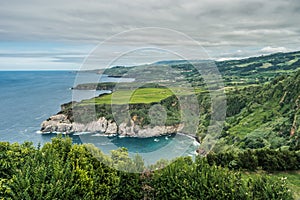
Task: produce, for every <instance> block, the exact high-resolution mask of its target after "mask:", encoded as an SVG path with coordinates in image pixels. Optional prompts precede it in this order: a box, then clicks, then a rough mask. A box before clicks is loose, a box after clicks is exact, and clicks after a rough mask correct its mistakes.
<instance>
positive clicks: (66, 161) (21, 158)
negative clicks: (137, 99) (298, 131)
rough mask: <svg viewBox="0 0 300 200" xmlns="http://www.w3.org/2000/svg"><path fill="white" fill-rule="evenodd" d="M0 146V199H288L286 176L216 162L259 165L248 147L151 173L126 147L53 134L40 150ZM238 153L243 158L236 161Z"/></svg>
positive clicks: (179, 160) (181, 160)
mask: <svg viewBox="0 0 300 200" xmlns="http://www.w3.org/2000/svg"><path fill="white" fill-rule="evenodd" d="M0 150H1V151H0V155H1V158H2V159H1V165H0V167H1V171H0V199H118V200H120V199H249V200H250V199H292V197H291V194H290V192H289V191H288V188H287V186H286V184H285V180H274V179H272V178H270V177H268V176H261V175H254V176H251V178H249V177H248V178H247V177H244V176H242V174H241V173H240V172H237V171H231V170H230V169H228V168H227V167H225V168H224V167H221V166H216V165H215V164H218V163H222V165H224V166H226V163H228V162H229V163H228V166H229V167H231V168H232V169H237V168H238V167H240V166H244V167H245V166H248V164H249V163H250V162H251V161H253V160H257V161H258V163H259V159H258V158H256V157H255V156H258V155H259V154H257V155H256V154H252V151H247V152H245V153H239V154H234V155H231V154H230V153H228V152H227V153H226V154H223V155H221V156H220V155H219V156H216V155H213V154H209V156H208V157H207V158H202V157H197V158H196V161H193V160H192V159H191V158H190V157H181V158H177V159H176V160H174V161H173V162H170V163H168V162H166V161H160V162H159V163H157V164H155V165H153V166H152V169H158V168H160V167H162V168H161V169H158V170H156V171H152V170H149V169H146V168H145V166H144V163H143V160H142V158H141V157H140V156H138V155H137V156H135V157H134V158H130V157H129V155H128V151H127V149H125V148H121V149H118V150H114V151H112V154H111V156H106V155H104V154H103V153H102V152H101V151H100V150H99V149H97V148H96V147H94V146H92V145H89V144H86V145H78V144H72V141H71V140H70V139H69V138H67V139H62V138H54V139H53V140H52V143H47V144H45V145H44V146H43V147H42V148H39V147H38V148H35V147H33V146H32V144H31V143H24V144H23V145H18V144H9V143H5V142H1V143H0ZM259 153H262V152H259ZM264 153H265V154H267V155H269V156H271V155H272V156H274V153H273V154H271V153H270V152H268V151H265V152H264ZM278 155H280V157H281V158H284V159H285V160H286V163H287V164H288V163H289V164H291V163H294V162H295V160H294V157H291V158H290V159H288V157H289V156H290V154H289V155H287V156H288V157H283V155H284V152H283V151H282V152H280V153H278ZM291 155H294V154H291ZM295 155H297V156H298V157H296V158H297V159H298V160H297V162H299V158H300V156H299V154H297V153H295ZM239 156H240V157H243V159H244V160H242V159H240V160H236V159H237V158H238V157H239ZM285 156H286V155H285ZM232 159H233V160H235V162H233V161H232ZM248 159H249V160H248ZM276 159H277V160H278V158H276ZM246 161H247V162H246ZM254 163H255V162H254ZM258 165H259V164H258ZM255 167H256V164H253V166H252V168H255ZM117 169H119V170H117ZM123 170H126V171H123ZM128 171H129V172H128ZM130 171H131V172H134V171H139V172H142V173H141V174H140V173H130Z"/></svg>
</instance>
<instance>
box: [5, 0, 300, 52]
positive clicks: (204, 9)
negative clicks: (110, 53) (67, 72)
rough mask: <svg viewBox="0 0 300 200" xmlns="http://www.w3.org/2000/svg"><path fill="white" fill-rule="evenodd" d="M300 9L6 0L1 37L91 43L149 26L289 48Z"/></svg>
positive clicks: (281, 2) (277, 0)
mask: <svg viewBox="0 0 300 200" xmlns="http://www.w3.org/2000/svg"><path fill="white" fill-rule="evenodd" d="M299 9H300V2H299V1H297V0H286V1H285V0H274V1H265V0H249V1H242V0H215V1H211V0H201V1H183V0H176V1H172V0H167V1H161V0H149V1H128V0H127V1H124V0H116V1H108V0H101V1H96V0H89V1H79V0H73V1H71V0H64V1H62V0H52V1H37V0H27V1H23V0H10V1H1V2H0V39H1V40H4V41H6V40H40V41H43V40H55V41H68V42H84V43H93V44H96V43H97V42H100V41H102V40H104V39H106V38H107V37H110V36H112V35H113V34H116V33H119V32H121V31H125V30H129V29H133V28H141V27H149V26H154V27H164V28H170V29H175V30H177V31H181V32H183V33H185V34H187V35H189V36H191V37H193V38H194V39H196V40H198V41H199V42H200V43H201V44H202V45H203V46H204V47H206V48H215V47H216V46H223V47H226V46H228V47H230V46H231V47H232V48H236V49H238V48H248V47H253V46H256V47H257V49H261V48H263V47H265V46H283V47H286V48H290V49H293V48H294V46H296V45H294V44H293V43H295V42H299V39H298V38H299V36H300V31H299V28H300V27H299V22H298V19H299V17H300V16H299V15H300V12H299ZM159 39H160V37H159V36H157V41H158V43H160V42H163V41H159ZM134 40H136V42H139V41H143V38H133V41H134ZM291 43H292V44H291ZM293 45H294V46H293Z"/></svg>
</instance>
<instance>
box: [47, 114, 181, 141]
mask: <svg viewBox="0 0 300 200" xmlns="http://www.w3.org/2000/svg"><path fill="white" fill-rule="evenodd" d="M182 129H183V125H173V126H150V125H148V126H144V127H140V126H139V125H137V124H135V123H134V121H133V120H131V121H130V122H129V123H125V122H123V123H120V124H119V125H118V124H117V123H116V122H114V121H112V120H107V119H105V118H104V117H101V118H99V119H98V120H97V121H92V122H90V123H88V124H81V123H76V122H71V121H70V120H69V119H68V117H67V116H66V115H64V114H57V115H54V116H52V117H50V118H49V119H48V120H46V121H44V122H43V123H42V124H41V131H42V132H43V133H51V132H64V133H72V132H101V133H103V134H118V135H121V136H129V137H153V136H159V135H165V134H171V133H176V132H180V131H181V130H182Z"/></svg>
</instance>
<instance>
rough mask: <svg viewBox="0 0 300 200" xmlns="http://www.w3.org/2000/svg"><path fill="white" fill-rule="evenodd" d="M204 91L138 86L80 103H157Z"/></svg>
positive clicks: (198, 89)
mask: <svg viewBox="0 0 300 200" xmlns="http://www.w3.org/2000/svg"><path fill="white" fill-rule="evenodd" d="M200 92H205V90H203V89H200V88H197V89H195V90H189V89H185V88H179V87H178V88H138V89H136V90H134V91H133V90H117V91H115V92H113V93H112V94H106V95H101V96H100V97H96V98H92V99H89V100H84V101H82V102H81V103H80V104H81V105H88V104H96V105H97V104H98V105H99V104H119V105H120V104H128V103H129V104H138V103H144V104H149V103H158V102H161V101H162V100H164V99H166V98H168V97H170V96H172V95H173V94H176V96H178V95H190V94H197V93H200Z"/></svg>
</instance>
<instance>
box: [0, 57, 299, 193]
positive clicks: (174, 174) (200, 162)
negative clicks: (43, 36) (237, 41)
mask: <svg viewBox="0 0 300 200" xmlns="http://www.w3.org/2000/svg"><path fill="white" fill-rule="evenodd" d="M201 64H203V63H200V62H199V63H197V61H194V63H189V62H188V61H182V62H175V61H165V62H159V63H154V64H153V65H147V66H135V67H130V68H127V67H122V66H118V67H113V68H111V69H107V70H108V71H104V72H102V73H106V74H108V75H110V76H116V77H124V78H134V82H130V83H112V82H109V83H87V84H80V85H78V86H76V87H74V88H73V89H78V90H81V89H83V90H84V89H87V90H91V89H92V90H111V92H112V93H109V94H102V95H100V96H98V97H95V98H92V99H88V100H83V101H80V102H70V103H67V104H64V105H62V109H61V111H60V112H59V113H58V114H63V115H64V116H66V118H67V120H69V121H70V122H74V121H76V122H80V123H82V124H88V123H90V122H92V121H97V120H98V119H100V118H105V119H106V120H107V121H109V122H113V123H114V122H116V123H118V119H116V117H117V118H119V119H123V118H122V117H123V115H124V116H125V115H126V114H127V113H129V116H130V120H131V121H132V122H133V123H134V124H136V125H138V126H140V127H142V128H143V127H146V126H158V125H167V126H170V125H178V124H180V123H181V117H182V112H181V110H182V107H181V105H180V99H181V98H191V97H196V99H197V102H194V104H192V103H191V104H190V106H191V108H192V109H194V108H196V107H197V106H198V108H199V124H198V127H197V132H196V137H197V139H198V140H199V141H200V142H202V141H204V140H205V137H206V136H207V130H208V128H209V126H210V125H211V124H210V123H211V117H212V108H211V104H212V98H217V99H218V98H222V97H219V96H212V94H211V92H212V91H219V90H220V87H219V86H218V83H217V82H212V83H209V84H210V85H208V83H206V81H205V80H204V79H203V78H202V77H201V74H199V71H198V70H197V66H198V67H199V65H201ZM299 64H300V52H291V53H277V54H272V55H267V56H259V57H253V58H247V59H242V60H230V61H222V62H214V65H215V66H216V67H217V68H218V69H219V71H220V73H221V75H222V77H223V80H224V86H225V88H224V93H225V95H226V104H227V106H226V118H225V121H224V128H223V130H222V132H221V134H220V135H219V136H218V138H217V140H218V142H217V144H216V145H215V146H214V148H213V149H212V151H211V152H210V153H209V154H207V155H206V156H205V157H202V156H201V155H198V156H197V157H196V159H195V161H193V160H191V158H189V157H187V158H186V157H182V158H178V159H176V160H173V161H158V162H157V163H156V164H154V165H152V166H148V167H149V168H147V167H146V166H144V163H143V160H142V158H141V157H140V156H139V155H137V156H136V157H129V156H128V151H127V150H126V149H125V148H121V149H118V150H115V151H112V152H111V155H110V156H108V155H104V154H103V153H102V152H101V151H100V150H98V149H97V148H95V147H93V146H91V145H89V144H84V145H77V144H74V145H72V144H71V142H70V141H69V139H67V140H62V139H54V140H53V142H52V144H50V143H49V144H47V145H45V146H43V147H41V148H38V149H36V148H34V147H32V146H31V145H30V144H27V143H26V144H22V145H17V144H8V143H3V144H2V145H4V146H5V145H6V147H5V148H6V149H11V148H17V149H18V150H17V152H19V153H18V154H17V155H20V156H21V155H22V156H27V155H29V154H30V152H34V153H35V154H30V156H29V157H26V158H25V159H23V160H22V159H20V162H23V163H21V164H19V165H16V166H13V165H12V164H7V163H6V164H3V166H6V168H3V169H5V170H7V171H8V173H7V174H3V175H2V177H3V178H2V179H1V182H0V186H1V192H0V194H1V195H3V197H5V198H6V197H7V198H14V196H13V195H16V193H14V192H12V191H16V190H17V191H26V192H27V191H28V192H29V191H30V192H31V193H30V195H32V194H33V195H38V194H40V193H39V192H41V191H40V190H39V191H33V190H32V189H33V188H29V186H28V185H29V183H30V184H34V183H35V182H34V181H35V180H33V179H30V180H25V177H26V176H25V175H24V174H22V173H24V172H25V171H26V170H25V169H23V168H22V167H23V166H28V165H29V164H27V165H25V164H26V162H29V161H30V160H31V162H35V163H38V162H37V161H32V160H34V159H36V158H35V157H32V155H39V156H40V157H38V156H37V159H39V162H42V163H43V162H47V163H48V162H49V161H45V160H44V159H46V158H44V157H43V156H41V155H48V154H47V153H45V152H48V151H49V152H51V153H53V154H56V153H55V152H63V153H62V155H64V157H63V161H64V162H62V161H57V162H56V164H54V163H52V164H51V165H53V166H54V167H52V168H53V169H52V170H54V169H55V167H57V169H61V170H62V168H63V170H65V169H66V170H67V169H68V170H70V171H66V172H65V174H66V175H65V176H66V178H67V176H71V177H73V178H74V177H75V176H76V178H78V177H79V180H80V181H79V180H78V181H79V182H76V181H77V179H76V180H75V179H72V178H69V177H68V179H70V180H72V181H73V183H72V184H71V185H76V186H75V188H72V187H71V185H64V186H62V187H65V188H69V187H70V188H72V189H71V192H70V193H68V194H67V193H64V192H65V191H61V193H60V195H62V196H64V195H65V196H66V198H68V197H72V198H73V196H72V195H73V194H75V191H76V192H77V193H78V194H81V195H82V196H80V198H90V199H93V198H94V199H96V198H100V199H293V198H294V199H299V198H300V193H299V191H300V183H299V181H298V180H300V174H299V170H300V164H299V163H300V154H299V151H300V65H299ZM156 69H159V70H158V71H155V70H156ZM170 69H172V72H170V71H169V70H170ZM164 73H165V74H167V75H168V76H167V75H164ZM145 74H146V75H145ZM170 74H171V75H170ZM169 75H170V76H169ZM151 80H152V82H150V81H151ZM188 86H191V87H188ZM190 88H193V90H191V89H190ZM221 100H222V99H221ZM155 106H161V108H163V110H164V111H165V114H166V116H165V119H164V118H163V116H157V117H158V119H161V120H157V121H158V122H160V123H161V122H163V123H164V124H160V123H159V124H155V123H153V121H151V117H153V116H151V117H149V113H150V111H151V109H152V108H153V107H155ZM193 106H194V107H193ZM91 113H93V115H91ZM75 118H76V119H75ZM190 119H192V118H190ZM121 122H123V121H122V120H121ZM126 123H129V121H126ZM217 123H222V121H221V120H220V121H218V120H216V122H215V124H217ZM55 144H60V145H61V146H59V148H57V149H56V150H54V149H55V148H56V147H55V148H54V146H55ZM64 145H66V146H68V148H67V147H63V146H64ZM23 148H25V149H26V150H24V149H23ZM47 148H49V149H51V150H49V149H48V150H47ZM74 148H75V149H76V150H78V151H81V153H76V155H77V154H78V155H79V156H78V157H76V156H73V157H72V156H71V157H70V155H73V154H71V153H70V151H76V150H75V149H74ZM200 148H201V145H200ZM21 149H23V150H21ZM200 150H201V149H199V151H198V152H200V154H201V151H200ZM10 151H15V150H10ZM23 151H24V152H27V154H24V155H23V153H22V152H23ZM44 151H45V152H44ZM64 151H66V152H65V153H64ZM20 152H21V153H20ZM10 153H11V154H12V155H15V153H13V152H10ZM49 155H50V154H49ZM51 156H52V155H51ZM51 156H50V157H51ZM60 156H61V155H60ZM60 156H58V157H56V155H53V157H54V158H55V159H56V158H57V159H62V158H61V157H60ZM7 157H9V156H7ZM3 158H6V157H5V156H4V157H3ZM19 158H21V157H18V159H19ZM27 158H28V159H27ZM75 158H76V159H75ZM11 159H13V160H14V159H15V158H14V156H12V157H11ZM72 159H75V160H76V161H74V160H72ZM15 160H16V159H15ZM104 161H105V162H104ZM3 162H4V161H3ZM51 162H52V161H51ZM51 162H50V163H51ZM74 162H76V164H74ZM79 162H80V163H81V164H82V163H84V166H85V165H88V166H95V168H94V167H84V166H83V165H81V164H80V163H79ZM16 163H18V162H16ZM88 163H92V164H88ZM99 163H102V164H99ZM103 163H109V164H108V165H107V164H106V165H104V164H103ZM36 165H38V164H36ZM61 165H63V166H64V167H61ZM11 166H13V167H11ZM33 166H35V165H33ZM41 166H44V170H45V171H47V172H43V173H44V174H43V176H42V179H41V180H48V179H47V178H49V177H51V180H50V182H51V181H53V183H52V182H51V184H50V182H49V181H48V182H49V184H48V182H47V184H48V185H45V186H43V187H48V189H47V190H46V189H43V190H42V192H45V191H47V192H46V193H47V195H48V192H49V193H50V191H52V189H51V187H53V186H54V185H55V184H54V182H55V183H56V182H57V179H56V178H55V176H54V178H53V176H52V175H51V174H48V172H49V173H50V172H51V173H52V172H53V171H51V170H50V171H49V169H47V167H46V164H41ZM71 166H72V167H71ZM36 167H37V166H36ZM29 169H31V170H33V171H30V172H28V174H30V173H33V172H34V171H37V170H36V169H35V168H29ZM115 169H117V170H115ZM137 169H138V170H139V171H143V173H142V174H135V173H130V172H134V171H135V170H137ZM154 169H157V170H154ZM5 170H4V172H5ZM41 170H42V169H41ZM76 170H79V171H80V173H82V174H80V175H78V174H77V173H79V172H77V171H76ZM90 170H91V171H90ZM93 170H96V172H94V171H93ZM124 170H125V171H127V172H124ZM42 171H43V170H42ZM100 172H101V173H104V174H105V173H108V175H104V174H101V175H99V174H97V173H100ZM9 173H10V175H9ZM18 173H19V174H18ZM20 173H21V174H20ZM41 173H42V172H41ZM56 174H57V176H59V177H61V178H62V179H63V178H64V176H61V175H60V174H59V173H58V172H57V173H56ZM7 175H8V176H7ZM28 176H29V175H28ZM44 176H45V177H46V178H45V177H44ZM99 176H100V177H102V178H103V177H107V179H105V178H104V179H103V181H102V178H99ZM13 177H17V178H15V179H14V178H13ZM28 179H29V178H28ZM39 179H40V178H37V180H39ZM52 179H53V180H52ZM17 180H20V183H19V182H18V181H17ZM63 180H64V179H63ZM63 180H59V181H58V182H59V184H67V183H66V182H63ZM95 180H97V181H96V182H97V184H102V185H101V186H99V185H97V184H96V183H94V181H95ZM30 181H31V182H30ZM68 184H69V182H68ZM107 184H108V186H107V187H106V186H104V185H107ZM77 185H79V186H77ZM94 187H95V188H100V190H101V191H100V190H99V191H98V190H96V191H94V189H95V188H94ZM20 188H21V189H20ZM39 188H40V187H39ZM83 188H85V189H83ZM86 188H89V189H86ZM102 189H103V191H102ZM68 191H69V190H68ZM34 192H36V193H34ZM73 192H74V193H73ZM97 192H98V193H97ZM58 193H59V191H58ZM100 193H101V194H100ZM5 195H6V196H5ZM25 195H28V194H25ZM49 195H50V196H51V195H56V193H55V192H54V190H53V191H52V193H51V194H49ZM68 195H70V196H68ZM93 195H94V196H93ZM101 195H102V196H101ZM105 195H106V196H105ZM51 197H53V196H51ZM74 198H75V196H74ZM75 199H76V198H75Z"/></svg>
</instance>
